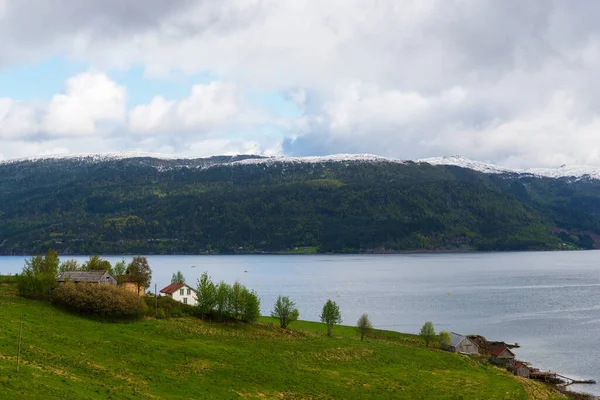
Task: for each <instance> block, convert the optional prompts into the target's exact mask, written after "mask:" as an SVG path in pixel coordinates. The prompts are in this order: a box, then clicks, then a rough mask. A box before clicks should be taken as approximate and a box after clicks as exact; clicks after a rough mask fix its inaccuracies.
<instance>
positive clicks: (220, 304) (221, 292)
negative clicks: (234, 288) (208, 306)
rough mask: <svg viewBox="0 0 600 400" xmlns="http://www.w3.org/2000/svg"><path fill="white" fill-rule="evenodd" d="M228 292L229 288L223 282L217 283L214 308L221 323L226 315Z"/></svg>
mask: <svg viewBox="0 0 600 400" xmlns="http://www.w3.org/2000/svg"><path fill="white" fill-rule="evenodd" d="M230 291H231V286H230V285H228V284H227V283H225V282H223V281H221V282H219V284H218V285H217V288H216V291H215V307H216V308H217V313H218V314H219V319H220V320H221V321H223V318H224V317H225V315H226V314H227V304H228V300H229V292H230Z"/></svg>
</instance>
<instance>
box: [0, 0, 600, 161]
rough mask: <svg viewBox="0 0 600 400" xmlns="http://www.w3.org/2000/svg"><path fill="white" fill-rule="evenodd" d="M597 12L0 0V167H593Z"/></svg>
mask: <svg viewBox="0 0 600 400" xmlns="http://www.w3.org/2000/svg"><path fill="white" fill-rule="evenodd" d="M598 20H600V2H598V1H595V0H578V1H567V0H528V1H522V0H502V1H497V0H419V1H405V0H372V1H362V0H360V1H359V0H294V1H280V0H219V1H214V0H178V1H173V0H144V1H139V0H60V1H59V0H56V1H48V0H0V159H9V158H16V157H25V156H32V155H44V154H56V153H90V152H94V153H96V152H115V151H143V152H157V153H170V154H180V155H185V156H206V155H215V154H239V153H246V154H249V153H252V154H265V155H294V156H301V155H324V154H334V153H372V154H378V155H383V156H391V157H398V158H422V157H432V156H443V155H458V154H460V155H463V156H465V157H469V158H472V159H477V160H482V161H488V162H494V163H498V164H502V165H505V166H511V167H533V166H539V167H543V166H558V165H561V164H565V163H568V164H600V25H599V24H598V22H597V21H598ZM597 89H598V92H596V90H597Z"/></svg>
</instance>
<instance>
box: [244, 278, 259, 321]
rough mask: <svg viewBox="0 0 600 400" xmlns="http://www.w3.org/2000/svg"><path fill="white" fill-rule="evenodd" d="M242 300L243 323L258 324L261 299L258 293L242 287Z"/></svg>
mask: <svg viewBox="0 0 600 400" xmlns="http://www.w3.org/2000/svg"><path fill="white" fill-rule="evenodd" d="M241 300H242V301H241V307H240V308H241V310H240V312H241V316H242V321H244V322H246V323H251V322H256V320H258V318H259V317H260V299H259V298H258V295H257V294H256V292H255V291H254V290H248V289H247V288H246V287H245V286H242V291H241Z"/></svg>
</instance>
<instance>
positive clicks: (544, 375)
mask: <svg viewBox="0 0 600 400" xmlns="http://www.w3.org/2000/svg"><path fill="white" fill-rule="evenodd" d="M530 378H531V379H536V380H540V381H544V382H550V383H554V384H557V385H561V386H569V385H574V384H595V383H596V381H595V380H594V379H584V380H580V379H573V378H569V377H568V376H564V375H561V374H558V373H556V372H551V371H539V370H535V369H533V370H532V371H531V373H530Z"/></svg>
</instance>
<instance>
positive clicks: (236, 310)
mask: <svg viewBox="0 0 600 400" xmlns="http://www.w3.org/2000/svg"><path fill="white" fill-rule="evenodd" d="M242 287H243V286H242V284H241V283H240V282H238V281H235V283H234V284H233V285H232V286H231V290H230V291H229V298H228V299H227V313H228V314H229V316H230V317H232V318H235V319H238V318H239V316H240V310H241V301H242Z"/></svg>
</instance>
